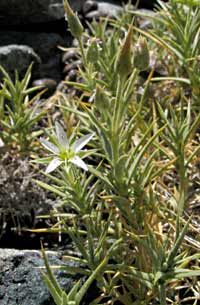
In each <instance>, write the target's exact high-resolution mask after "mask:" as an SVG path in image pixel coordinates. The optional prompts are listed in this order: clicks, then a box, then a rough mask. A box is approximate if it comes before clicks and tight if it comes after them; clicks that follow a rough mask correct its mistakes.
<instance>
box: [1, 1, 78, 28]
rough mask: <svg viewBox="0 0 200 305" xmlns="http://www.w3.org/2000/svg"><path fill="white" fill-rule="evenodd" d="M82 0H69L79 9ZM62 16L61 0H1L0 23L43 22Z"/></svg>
mask: <svg viewBox="0 0 200 305" xmlns="http://www.w3.org/2000/svg"><path fill="white" fill-rule="evenodd" d="M83 1H84V0H76V1H73V0H70V1H69V2H70V4H71V6H72V8H73V9H74V10H76V11H80V10H81V7H82V3H83ZM63 17H64V9H63V0H34V1H33V0H1V1H0V25H5V26H7V25H18V24H30V23H44V22H49V21H54V20H59V19H61V18H63Z"/></svg>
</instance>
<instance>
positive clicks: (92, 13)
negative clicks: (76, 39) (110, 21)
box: [85, 1, 122, 19]
mask: <svg viewBox="0 0 200 305" xmlns="http://www.w3.org/2000/svg"><path fill="white" fill-rule="evenodd" d="M90 2H91V1H90ZM85 7H86V8H87V4H86V3H85ZM88 9H89V12H88V13H86V14H85V17H86V18H87V19H93V18H95V19H98V18H100V17H107V16H109V17H116V16H117V15H118V14H120V13H121V12H122V6H121V5H117V4H114V3H113V1H112V2H111V3H110V2H98V5H97V9H94V10H90V9H91V8H90V6H89V5H88ZM85 11H86V9H85Z"/></svg>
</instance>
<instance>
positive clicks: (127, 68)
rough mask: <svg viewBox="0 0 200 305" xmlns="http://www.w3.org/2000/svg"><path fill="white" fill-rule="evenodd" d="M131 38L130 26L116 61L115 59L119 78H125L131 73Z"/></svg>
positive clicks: (131, 30)
mask: <svg viewBox="0 0 200 305" xmlns="http://www.w3.org/2000/svg"><path fill="white" fill-rule="evenodd" d="M132 36H133V26H132V25H130V27H129V31H128V34H127V35H126V37H125V40H124V43H123V44H122V46H121V47H120V50H119V53H118V56H117V59H116V66H115V68H116V72H117V73H119V75H120V76H121V77H126V76H128V75H129V74H130V73H131V72H132V52H131V47H132Z"/></svg>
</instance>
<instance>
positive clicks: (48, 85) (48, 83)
mask: <svg viewBox="0 0 200 305" xmlns="http://www.w3.org/2000/svg"><path fill="white" fill-rule="evenodd" d="M57 84H58V83H57V82H56V81H55V80H54V79H52V78H41V79H36V80H34V81H33V83H32V86H33V87H35V86H42V87H43V88H42V90H43V89H47V91H46V92H45V93H44V94H43V95H42V97H43V98H44V97H45V98H47V97H50V96H51V95H52V94H53V93H54V92H55V90H56V87H57Z"/></svg>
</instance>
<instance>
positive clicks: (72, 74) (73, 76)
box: [67, 70, 77, 82]
mask: <svg viewBox="0 0 200 305" xmlns="http://www.w3.org/2000/svg"><path fill="white" fill-rule="evenodd" d="M67 79H68V81H70V82H75V81H76V79H77V71H76V70H71V71H69V73H68V75H67Z"/></svg>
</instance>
